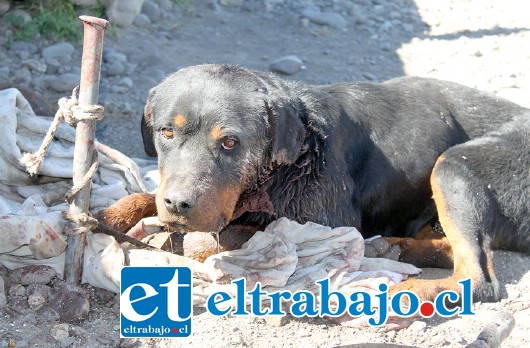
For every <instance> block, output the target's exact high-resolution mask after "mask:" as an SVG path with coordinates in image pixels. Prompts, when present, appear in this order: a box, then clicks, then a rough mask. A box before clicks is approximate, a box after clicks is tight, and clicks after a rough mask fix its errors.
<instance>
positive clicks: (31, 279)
mask: <svg viewBox="0 0 530 348" xmlns="http://www.w3.org/2000/svg"><path fill="white" fill-rule="evenodd" d="M53 277H55V269H54V268H53V267H50V266H44V265H31V266H25V267H21V268H17V269H15V270H14V271H12V272H11V274H10V275H9V279H10V280H11V281H12V282H13V283H18V284H21V285H29V284H48V283H49V282H50V281H51V280H52V279H53Z"/></svg>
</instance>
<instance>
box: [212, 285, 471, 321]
mask: <svg viewBox="0 0 530 348" xmlns="http://www.w3.org/2000/svg"><path fill="white" fill-rule="evenodd" d="M232 284H234V285H235V286H236V291H235V296H232V295H231V294H230V293H228V292H224V291H219V292H216V293H213V294H212V295H210V296H209V297H208V300H207V301H206V308H207V310H208V312H210V313H211V314H213V315H215V316H225V315H227V314H232V315H234V316H237V315H242V316H245V315H253V316H257V317H262V316H264V315H280V316H284V315H286V312H285V311H284V310H283V308H285V306H287V307H288V311H289V312H290V313H291V315H293V316H295V317H317V316H318V317H325V316H327V317H341V316H343V315H349V316H350V317H352V318H356V317H361V316H365V317H366V318H367V321H368V324H369V325H371V326H381V325H384V324H385V323H386V321H387V319H388V317H389V315H392V316H398V317H402V318H408V317H413V316H417V315H420V316H422V317H424V318H430V317H432V316H433V315H434V314H435V313H436V314H438V315H439V316H442V317H451V316H455V315H459V316H464V315H473V314H475V313H473V311H472V309H471V307H472V304H473V289H472V284H471V279H465V280H462V281H459V282H458V284H459V285H460V287H461V292H460V293H457V292H456V291H450V290H447V291H442V292H440V293H439V294H438V295H437V296H436V299H435V300H434V301H433V302H430V301H424V302H421V303H420V298H419V297H418V296H417V295H416V294H415V293H414V292H412V291H400V292H397V293H395V294H393V295H392V297H389V294H388V286H387V285H386V284H380V285H379V293H375V294H374V293H371V294H370V293H368V292H365V291H356V292H353V293H351V294H349V295H346V294H343V293H341V292H339V291H331V287H330V280H329V278H327V279H323V280H319V281H317V282H316V284H317V286H318V288H319V289H318V290H319V291H318V292H317V294H316V295H315V294H314V293H312V292H310V291H304V290H302V291H295V292H291V291H287V290H285V291H276V292H273V293H268V292H266V291H262V288H261V284H260V283H259V282H257V283H256V284H255V286H254V288H253V289H252V290H248V291H247V285H246V279H245V278H240V279H237V280H235V281H233V282H232ZM265 303H268V304H269V305H268V306H265V305H264V304H265Z"/></svg>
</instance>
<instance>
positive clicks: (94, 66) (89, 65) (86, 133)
mask: <svg viewBox="0 0 530 348" xmlns="http://www.w3.org/2000/svg"><path fill="white" fill-rule="evenodd" d="M79 18H80V19H81V20H82V21H83V23H84V39H83V58H82V61H81V83H80V86H79V106H88V105H95V104H97V103H98V95H99V78H100V72H101V56H102V53H103V37H104V32H105V29H106V28H108V27H109V26H110V23H109V22H108V21H106V20H104V19H101V18H97V17H90V16H81V17H79ZM95 134H96V121H94V120H81V121H79V122H78V123H77V127H76V133H75V150H74V168H73V181H74V185H76V183H79V181H81V179H82V178H83V176H84V175H85V174H86V172H87V171H88V169H89V168H90V166H91V164H92V161H93V158H94V151H96V150H95V148H94V138H95ZM91 187H92V186H91V183H90V182H89V184H88V185H86V186H85V187H83V188H82V189H81V191H79V193H78V194H77V195H76V197H75V199H74V201H73V202H72V204H70V210H69V213H70V214H71V215H78V214H82V213H85V214H86V213H88V207H89V203H90V189H91ZM67 243H68V245H67V247H66V262H65V270H64V277H65V280H66V281H67V282H68V283H71V284H75V285H79V284H80V283H81V276H82V273H83V254H84V248H85V244H86V234H85V233H80V234H78V235H72V236H68V238H67Z"/></svg>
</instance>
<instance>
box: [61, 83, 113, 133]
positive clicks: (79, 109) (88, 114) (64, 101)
mask: <svg viewBox="0 0 530 348" xmlns="http://www.w3.org/2000/svg"><path fill="white" fill-rule="evenodd" d="M78 89H79V87H76V88H74V90H73V91H72V96H71V97H70V98H68V97H64V98H61V99H59V102H58V104H59V110H58V111H57V112H58V113H59V112H60V113H61V116H60V117H62V118H63V119H64V120H65V121H66V122H68V124H70V125H71V126H72V127H75V126H76V125H77V123H78V122H79V121H101V120H102V119H103V111H104V110H105V109H104V108H103V106H101V105H83V106H81V105H79V99H78V98H77V91H78Z"/></svg>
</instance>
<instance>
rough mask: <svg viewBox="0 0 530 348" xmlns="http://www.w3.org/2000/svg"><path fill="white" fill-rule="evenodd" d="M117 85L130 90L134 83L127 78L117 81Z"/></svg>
mask: <svg viewBox="0 0 530 348" xmlns="http://www.w3.org/2000/svg"><path fill="white" fill-rule="evenodd" d="M117 85H118V86H121V87H127V88H131V87H132V86H133V85H134V83H133V80H131V79H130V78H129V77H124V78H122V79H120V80H119V81H118V83H117Z"/></svg>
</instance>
